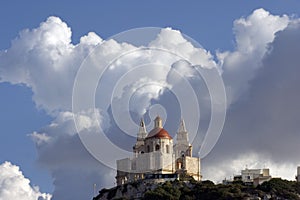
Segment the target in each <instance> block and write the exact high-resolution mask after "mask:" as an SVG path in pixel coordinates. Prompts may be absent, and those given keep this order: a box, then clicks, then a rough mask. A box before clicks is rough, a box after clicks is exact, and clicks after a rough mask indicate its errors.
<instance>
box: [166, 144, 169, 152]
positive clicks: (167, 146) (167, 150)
mask: <svg viewBox="0 0 300 200" xmlns="http://www.w3.org/2000/svg"><path fill="white" fill-rule="evenodd" d="M166 152H167V153H170V150H169V145H166Z"/></svg>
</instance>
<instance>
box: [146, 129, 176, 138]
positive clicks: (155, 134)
mask: <svg viewBox="0 0 300 200" xmlns="http://www.w3.org/2000/svg"><path fill="white" fill-rule="evenodd" d="M146 138H163V139H173V138H172V137H171V136H170V135H169V133H168V131H166V130H165V129H163V128H154V129H152V130H151V131H150V133H149V134H148V136H147V137H146Z"/></svg>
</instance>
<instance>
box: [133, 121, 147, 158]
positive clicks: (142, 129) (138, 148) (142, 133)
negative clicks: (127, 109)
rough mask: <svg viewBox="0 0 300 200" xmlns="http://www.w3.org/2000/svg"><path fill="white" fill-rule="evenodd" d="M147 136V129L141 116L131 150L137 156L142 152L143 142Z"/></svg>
mask: <svg viewBox="0 0 300 200" xmlns="http://www.w3.org/2000/svg"><path fill="white" fill-rule="evenodd" d="M146 136H147V130H146V126H145V122H144V119H143V118H142V119H141V121H140V126H139V132H138V133H137V138H136V143H135V145H134V146H133V152H134V153H135V155H136V156H137V154H139V153H144V152H145V150H144V144H145V141H144V140H145V138H146Z"/></svg>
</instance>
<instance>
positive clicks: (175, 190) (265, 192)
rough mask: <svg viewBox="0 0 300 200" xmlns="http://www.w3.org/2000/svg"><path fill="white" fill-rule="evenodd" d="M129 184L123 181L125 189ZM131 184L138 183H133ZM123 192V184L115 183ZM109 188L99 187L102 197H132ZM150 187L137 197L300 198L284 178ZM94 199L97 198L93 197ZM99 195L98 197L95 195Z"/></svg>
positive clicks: (296, 186)
mask: <svg viewBox="0 0 300 200" xmlns="http://www.w3.org/2000/svg"><path fill="white" fill-rule="evenodd" d="M128 186H129V184H128V185H126V189H127V187H128ZM134 186H135V188H138V186H137V185H136V183H135V185H134ZM118 187H119V189H120V187H121V188H122V187H123V189H122V191H123V193H122V194H125V193H124V186H118ZM118 187H115V188H112V189H110V190H108V189H106V190H102V193H101V192H100V193H101V196H104V192H108V195H106V199H131V198H134V197H136V196H135V194H130V195H131V196H130V195H129V196H128V194H127V195H122V196H115V194H116V193H117V192H116V191H117V188H118ZM151 188H152V189H149V188H148V189H146V190H145V191H142V193H143V194H142V196H141V197H140V198H139V199H144V200H153V199H156V200H159V199H167V200H181V199H187V200H189V199H201V200H211V199H215V200H223V199H224V200H235V199H237V200H238V199H239V200H240V199H288V200H300V195H299V194H300V183H297V182H295V181H287V180H282V179H279V178H273V179H271V180H270V181H268V182H264V183H263V184H261V185H258V186H257V187H254V186H251V185H244V184H243V183H242V182H240V181H239V182H233V183H231V184H227V185H224V184H217V185H216V184H214V183H213V182H211V181H202V182H196V181H193V180H191V181H177V180H176V181H172V182H165V183H163V184H158V185H157V186H156V187H151ZM94 199H97V200H98V198H94ZM99 199H101V198H99Z"/></svg>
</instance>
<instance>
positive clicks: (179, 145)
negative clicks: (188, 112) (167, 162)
mask: <svg viewBox="0 0 300 200" xmlns="http://www.w3.org/2000/svg"><path fill="white" fill-rule="evenodd" d="M174 148H175V158H180V157H181V156H182V155H184V156H192V146H191V145H190V144H189V139H188V132H187V130H186V128H185V122H184V120H183V119H181V120H180V124H179V128H178V132H177V141H176V145H175V147H174Z"/></svg>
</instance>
